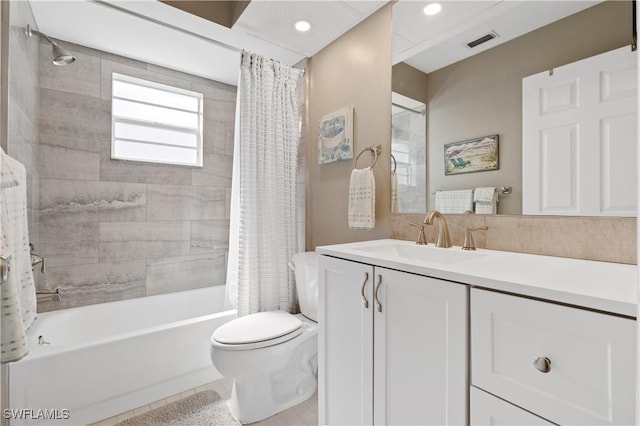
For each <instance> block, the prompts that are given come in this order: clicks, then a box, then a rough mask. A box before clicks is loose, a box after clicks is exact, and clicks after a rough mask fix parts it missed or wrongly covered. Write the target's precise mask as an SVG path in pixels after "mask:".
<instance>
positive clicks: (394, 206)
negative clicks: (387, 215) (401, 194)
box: [391, 172, 400, 213]
mask: <svg viewBox="0 0 640 426" xmlns="http://www.w3.org/2000/svg"><path fill="white" fill-rule="evenodd" d="M391 213H400V200H399V199H398V174H397V173H396V172H391Z"/></svg>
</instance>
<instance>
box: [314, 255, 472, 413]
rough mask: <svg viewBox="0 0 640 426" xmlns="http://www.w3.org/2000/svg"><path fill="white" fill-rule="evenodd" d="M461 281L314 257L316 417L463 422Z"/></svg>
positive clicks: (464, 303) (464, 306)
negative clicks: (317, 274)
mask: <svg viewBox="0 0 640 426" xmlns="http://www.w3.org/2000/svg"><path fill="white" fill-rule="evenodd" d="M467 323H468V288H467V286H465V285H461V284H458V283H453V282H448V281H443V280H439V279H434V278H429V277H426V276H421V275H417V274H410V273H406V272H399V271H396V270H392V269H387V268H383V267H378V266H372V265H370V264H364V263H359V262H353V261H349V260H343V259H337V258H333V257H329V256H321V260H320V317H319V327H320V334H319V345H320V347H319V378H320V380H319V422H320V424H375V425H385V424H390V425H391V424H405V425H409V424H439V425H446V424H465V423H467V422H468V416H467V412H468V409H467V407H468V399H467V395H468V386H469V383H468V378H467V377H468V374H467V372H468V369H467V366H468V359H467V354H468V348H467V336H468V330H467Z"/></svg>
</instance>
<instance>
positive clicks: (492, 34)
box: [467, 30, 498, 49]
mask: <svg viewBox="0 0 640 426" xmlns="http://www.w3.org/2000/svg"><path fill="white" fill-rule="evenodd" d="M496 37H498V34H497V33H496V32H495V31H493V30H492V31H491V32H490V33H489V34H486V35H483V36H482V37H480V38H478V39H475V40H473V41H470V42H469V43H467V47H468V48H469V49H473V48H474V47H476V46H479V45H481V44H482V43H486V42H488V41H489V40H493V39H494V38H496Z"/></svg>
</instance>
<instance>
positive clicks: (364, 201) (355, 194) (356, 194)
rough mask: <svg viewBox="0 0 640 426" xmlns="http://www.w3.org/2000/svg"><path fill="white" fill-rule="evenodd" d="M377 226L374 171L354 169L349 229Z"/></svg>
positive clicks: (350, 194)
mask: <svg viewBox="0 0 640 426" xmlns="http://www.w3.org/2000/svg"><path fill="white" fill-rule="evenodd" d="M375 226H376V179H375V177H374V176H373V170H372V169H371V168H370V167H369V168H366V169H353V171H352V172H351V179H350V181H349V228H351V229H373V228H375Z"/></svg>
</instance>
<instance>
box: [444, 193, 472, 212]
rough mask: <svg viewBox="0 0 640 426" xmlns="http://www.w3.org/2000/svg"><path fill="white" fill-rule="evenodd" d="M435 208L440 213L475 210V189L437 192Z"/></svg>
mask: <svg viewBox="0 0 640 426" xmlns="http://www.w3.org/2000/svg"><path fill="white" fill-rule="evenodd" d="M435 209H436V210H438V211H439V212H440V213H464V212H466V211H467V210H471V211H473V189H460V190H457V191H438V192H436V203H435Z"/></svg>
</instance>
